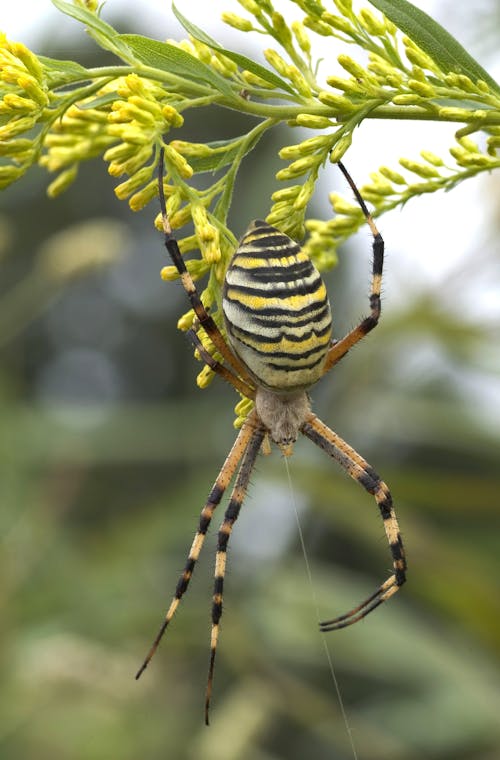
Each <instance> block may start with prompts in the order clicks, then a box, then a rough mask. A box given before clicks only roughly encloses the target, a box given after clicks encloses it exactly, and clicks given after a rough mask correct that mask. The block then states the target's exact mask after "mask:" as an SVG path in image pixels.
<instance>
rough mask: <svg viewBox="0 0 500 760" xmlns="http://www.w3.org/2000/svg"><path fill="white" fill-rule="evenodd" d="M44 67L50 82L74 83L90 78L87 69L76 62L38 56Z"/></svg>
mask: <svg viewBox="0 0 500 760" xmlns="http://www.w3.org/2000/svg"><path fill="white" fill-rule="evenodd" d="M37 57H38V60H39V61H40V63H41V64H42V66H43V67H44V69H45V71H46V73H47V75H48V77H49V80H50V81H51V82H52V81H54V80H56V81H58V82H59V83H61V82H74V81H75V80H76V79H78V80H79V81H83V80H86V79H88V78H89V76H88V73H87V69H86V68H85V67H84V66H80V64H79V63H75V61H58V60H56V59H55V58H47V56H45V55H39V56H37Z"/></svg>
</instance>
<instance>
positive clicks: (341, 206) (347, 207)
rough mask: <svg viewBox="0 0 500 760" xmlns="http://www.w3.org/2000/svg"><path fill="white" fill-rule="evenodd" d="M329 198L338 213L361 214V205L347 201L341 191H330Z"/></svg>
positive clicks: (347, 214) (345, 214)
mask: <svg viewBox="0 0 500 760" xmlns="http://www.w3.org/2000/svg"><path fill="white" fill-rule="evenodd" d="M328 200H329V201H330V203H331V206H332V208H333V210H334V211H335V213H336V214H343V215H344V216H356V217H357V216H359V214H360V212H361V213H363V212H362V211H361V209H360V208H359V206H355V205H354V204H353V203H349V201H346V199H345V198H344V196H343V195H340V193H330V194H329V196H328Z"/></svg>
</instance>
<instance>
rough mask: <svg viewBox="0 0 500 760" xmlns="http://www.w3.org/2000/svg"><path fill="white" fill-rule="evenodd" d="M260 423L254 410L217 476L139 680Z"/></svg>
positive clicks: (178, 599) (156, 647)
mask: <svg viewBox="0 0 500 760" xmlns="http://www.w3.org/2000/svg"><path fill="white" fill-rule="evenodd" d="M256 425H258V419H257V415H256V413H255V412H252V413H251V414H250V415H249V417H248V419H247V420H246V422H245V424H244V425H243V427H242V428H241V430H240V432H239V434H238V437H237V438H236V440H235V442H234V444H233V447H232V449H231V451H230V452H229V454H228V456H227V458H226V461H225V462H224V464H223V465H222V469H221V471H220V472H219V475H218V476H217V479H216V481H215V483H214V485H213V487H212V490H211V491H210V494H209V496H208V499H207V502H206V504H205V506H204V507H203V509H202V511H201V514H200V522H199V525H198V530H197V531H196V534H195V537H194V539H193V543H192V545H191V549H190V551H189V554H188V558H187V561H186V565H185V567H184V570H183V572H182V575H181V576H180V578H179V580H178V583H177V587H176V589H175V593H174V596H173V599H172V601H171V603H170V606H169V608H168V610H167V613H166V615H165V619H164V621H163V623H162V625H161V627H160V630H159V631H158V634H157V636H156V638H155V640H154V642H153V644H152V646H151V648H150V650H149V652H148V654H147V655H146V657H145V659H144V662H143V663H142V665H141V667H140V668H139V670H138V671H137V674H136V676H135V677H136V679H138V678H140V676H141V675H142V673H143V672H144V671H145V670H146V668H147V666H148V665H149V663H150V661H151V659H152V657H153V655H154V653H155V652H156V650H157V649H158V645H159V643H160V641H161V639H162V637H163V634H164V633H165V631H166V629H167V626H168V624H169V623H170V621H171V620H172V618H173V616H174V615H175V613H176V611H177V608H178V606H179V604H180V601H181V599H182V597H183V595H184V594H185V592H186V591H187V588H188V586H189V581H190V580H191V578H192V575H193V571H194V567H195V565H196V562H197V560H198V557H199V556H200V552H201V549H202V547H203V543H204V541H205V536H206V534H207V530H208V528H209V525H210V522H211V520H212V516H213V513H214V511H215V508H216V507H217V506H218V504H219V503H220V501H221V499H222V497H223V495H224V492H225V491H226V488H227V487H228V485H229V483H230V482H231V480H232V478H233V475H234V473H235V472H236V468H237V467H238V464H239V463H240V460H241V458H242V457H243V455H244V454H245V452H246V450H247V449H248V446H249V442H250V441H252V440H253V437H254V436H255V431H256Z"/></svg>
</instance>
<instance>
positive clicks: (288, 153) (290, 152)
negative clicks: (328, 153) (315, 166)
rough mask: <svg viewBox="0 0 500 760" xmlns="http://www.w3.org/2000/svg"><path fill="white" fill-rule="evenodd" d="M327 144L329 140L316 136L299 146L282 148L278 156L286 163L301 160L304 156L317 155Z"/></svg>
mask: <svg viewBox="0 0 500 760" xmlns="http://www.w3.org/2000/svg"><path fill="white" fill-rule="evenodd" d="M327 144H328V138H325V137H321V136H319V135H316V136H315V137H309V138H308V139H307V140H304V141H303V142H301V143H299V144H298V145H287V146H285V147H284V148H281V150H280V151H279V153H278V155H279V157H280V158H282V159H284V160H285V161H287V160H290V159H294V158H301V157H302V156H308V155H310V154H311V153H315V152H316V151H317V150H320V149H321V148H323V147H325V145H327Z"/></svg>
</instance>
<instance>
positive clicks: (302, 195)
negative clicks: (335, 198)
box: [293, 179, 314, 211]
mask: <svg viewBox="0 0 500 760" xmlns="http://www.w3.org/2000/svg"><path fill="white" fill-rule="evenodd" d="M313 193H314V180H312V179H309V180H307V182H305V183H304V185H303V187H301V189H300V192H299V194H298V195H297V197H296V199H295V201H294V202H293V208H294V210H295V211H301V210H302V209H303V208H305V207H306V206H307V204H308V203H309V201H310V200H311V198H312V195H313Z"/></svg>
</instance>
